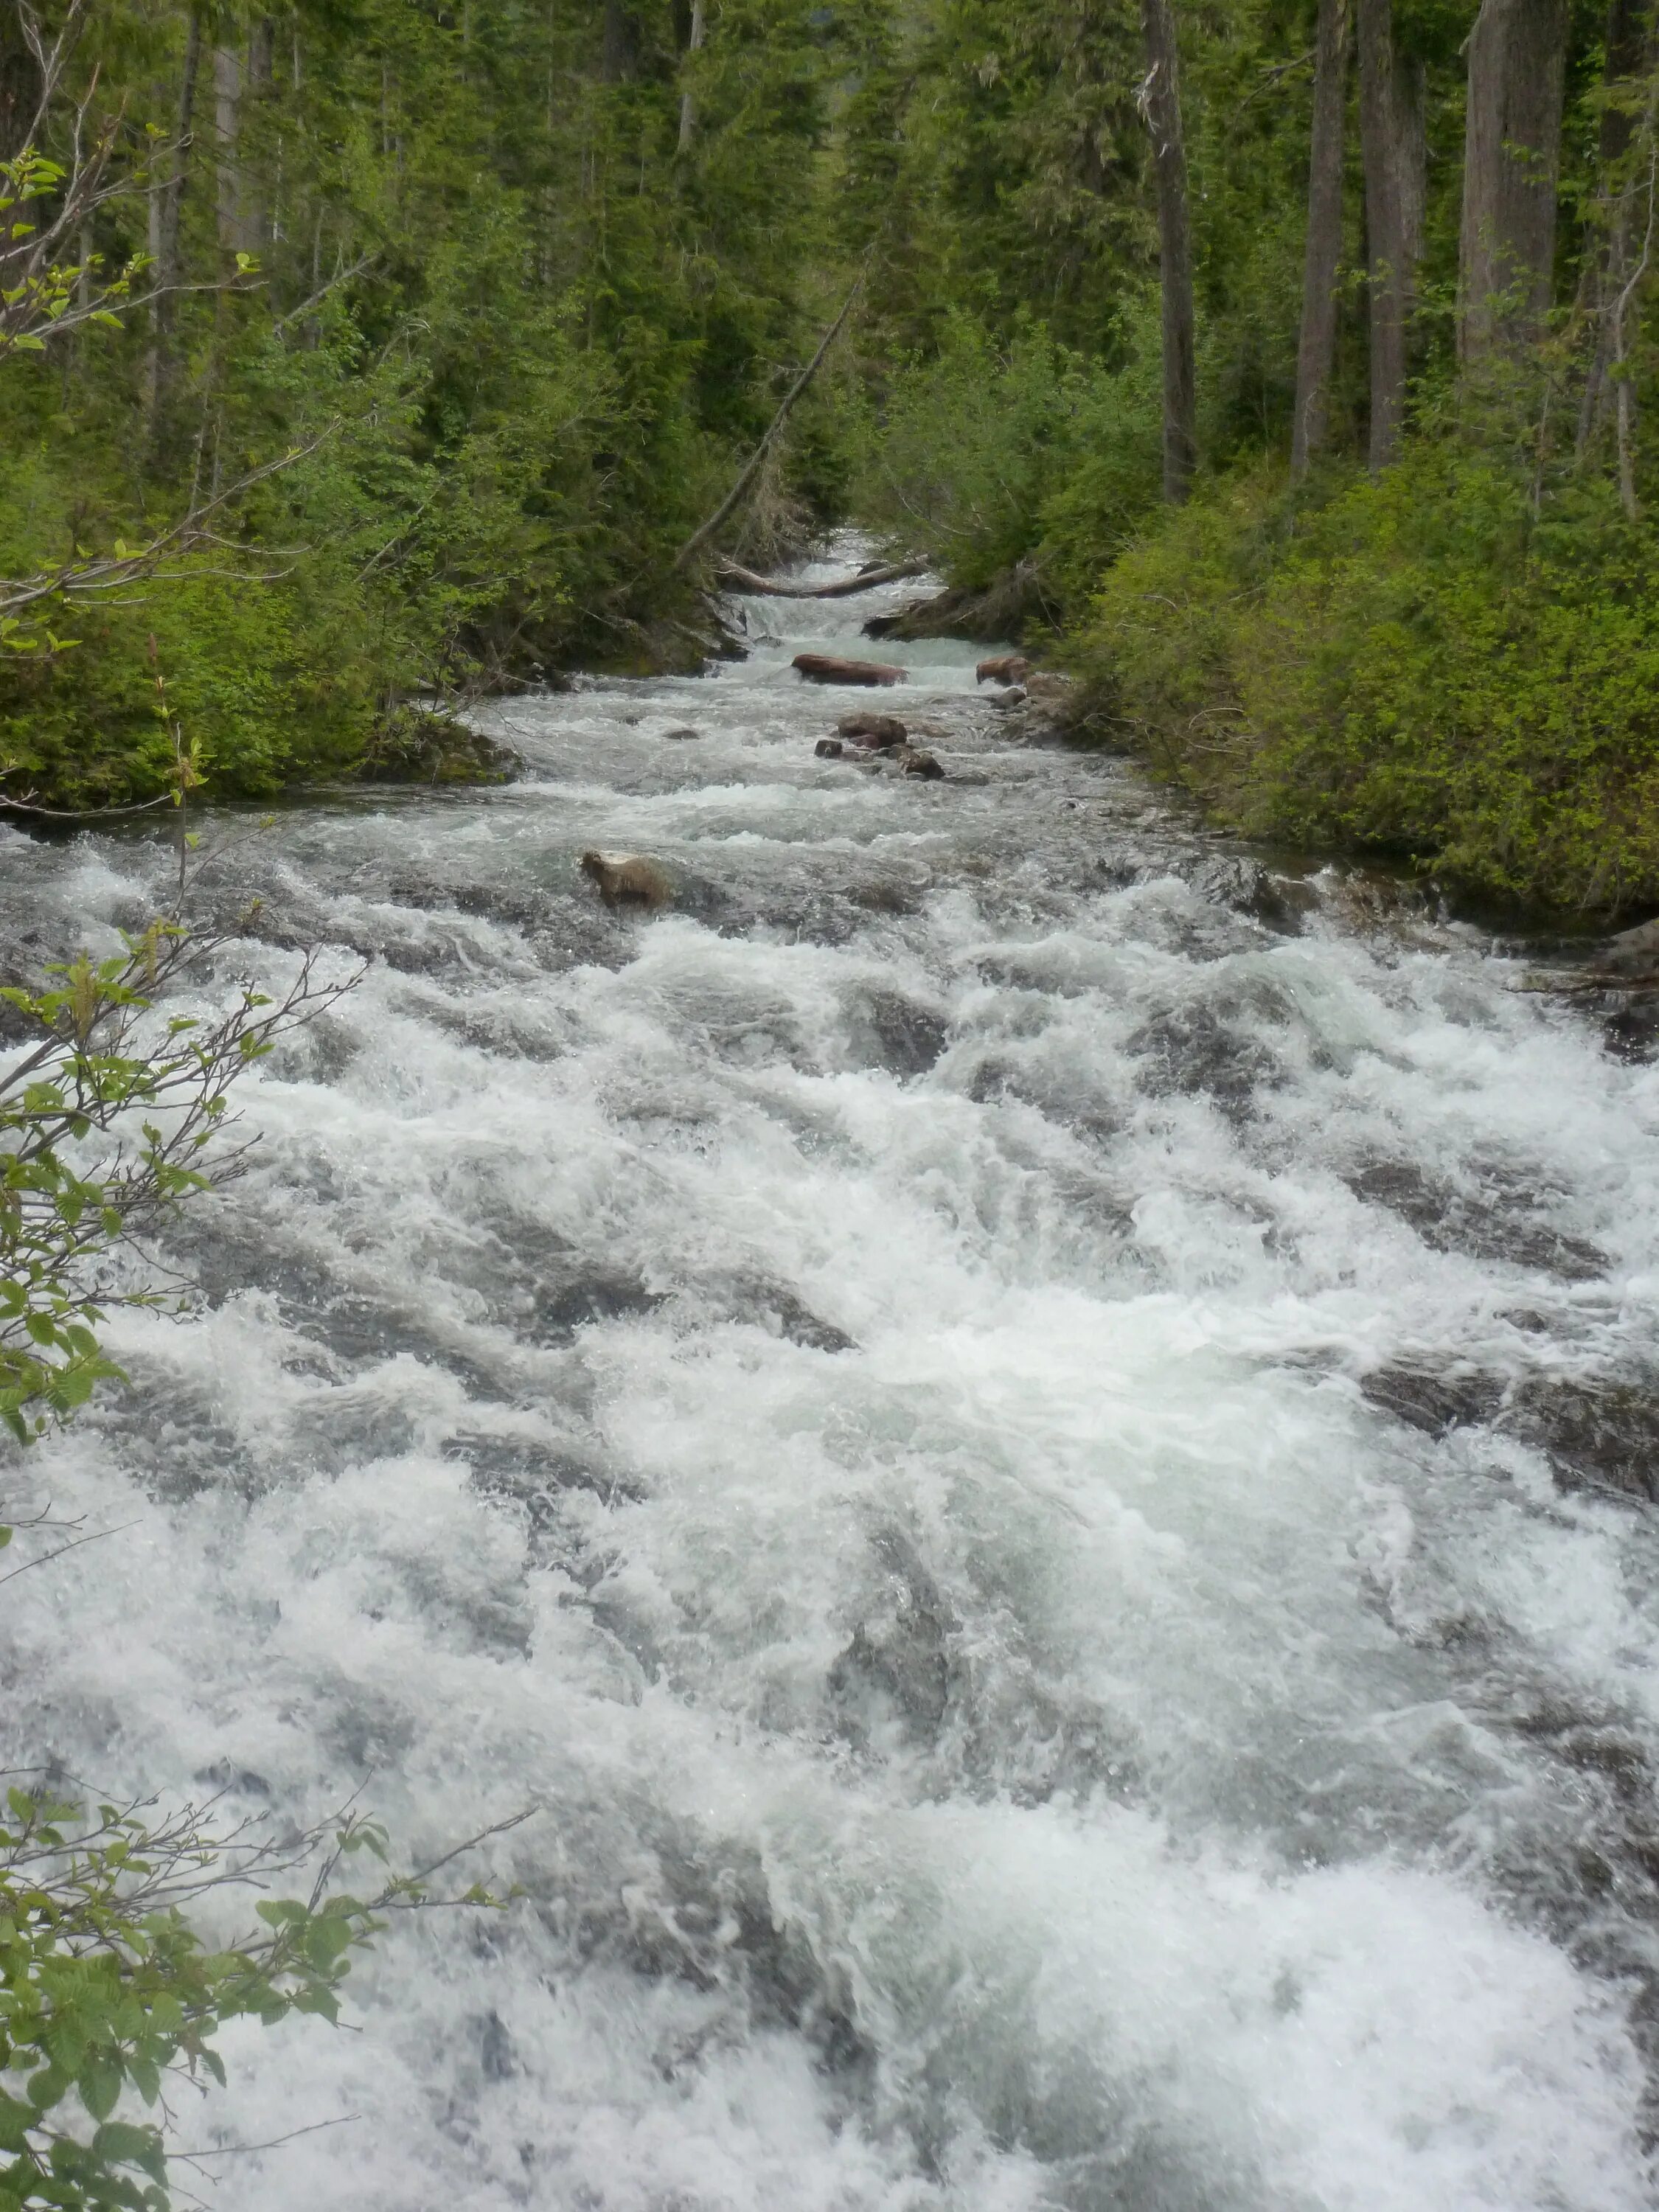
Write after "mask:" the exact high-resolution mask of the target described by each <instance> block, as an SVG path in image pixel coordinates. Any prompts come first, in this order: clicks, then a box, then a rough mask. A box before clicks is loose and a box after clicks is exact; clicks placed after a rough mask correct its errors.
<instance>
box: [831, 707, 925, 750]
mask: <svg viewBox="0 0 1659 2212" xmlns="http://www.w3.org/2000/svg"><path fill="white" fill-rule="evenodd" d="M836 733H837V735H838V736H841V737H843V738H852V740H853V742H854V744H860V745H878V746H879V745H902V744H903V743H904V740H905V738H907V737H908V734H909V732H908V731H907V730H906V728H905V726H904V725H903V723H902V722H901V721H900V720H899V719H898V717H897V715H896V714H843V715H842V718H841V720H840V721H838V722H837V723H836Z"/></svg>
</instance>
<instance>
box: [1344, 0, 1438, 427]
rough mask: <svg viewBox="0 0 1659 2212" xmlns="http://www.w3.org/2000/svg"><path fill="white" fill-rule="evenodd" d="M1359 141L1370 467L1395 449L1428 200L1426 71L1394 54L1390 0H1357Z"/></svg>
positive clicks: (1401, 419) (1403, 403) (1403, 414)
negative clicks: (1362, 176) (1366, 291)
mask: <svg viewBox="0 0 1659 2212" xmlns="http://www.w3.org/2000/svg"><path fill="white" fill-rule="evenodd" d="M1358 33H1359V38H1358V43H1359V143H1360V152H1361V155H1362V158H1363V161H1364V172H1365V239H1366V263H1367V275H1368V289H1369V292H1370V369H1371V376H1370V383H1371V428H1370V465H1371V466H1372V467H1373V468H1374V469H1380V468H1385V467H1386V466H1387V465H1388V464H1389V462H1390V461H1391V460H1392V459H1394V457H1395V453H1397V452H1398V451H1399V447H1400V434H1401V428H1403V426H1404V422H1405V417H1406V372H1407V366H1408V346H1409V340H1410V333H1411V318H1412V309H1413V304H1414V297H1415V289H1416V282H1417V264H1418V263H1419V260H1420V259H1421V258H1422V253H1423V221H1424V207H1425V199H1426V197H1427V189H1426V170H1425V132H1424V122H1423V71H1422V69H1421V67H1420V65H1419V64H1417V63H1415V62H1412V61H1408V60H1405V59H1403V58H1401V56H1400V55H1399V54H1398V53H1396V52H1395V40H1394V9H1393V5H1392V0H1358Z"/></svg>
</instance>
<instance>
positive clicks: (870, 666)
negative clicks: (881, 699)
mask: <svg viewBox="0 0 1659 2212" xmlns="http://www.w3.org/2000/svg"><path fill="white" fill-rule="evenodd" d="M790 665H791V667H793V669H794V670H795V671H796V672H797V673H798V674H799V675H800V676H802V677H804V678H805V680H806V682H807V683H809V684H902V683H904V682H905V681H906V680H907V679H908V676H909V673H910V671H909V670H908V668H890V667H889V666H887V665H886V664H885V663H884V662H883V661H879V660H842V659H837V658H836V655H835V654H834V653H797V654H796V655H795V657H794V659H793V661H792V662H791V663H790Z"/></svg>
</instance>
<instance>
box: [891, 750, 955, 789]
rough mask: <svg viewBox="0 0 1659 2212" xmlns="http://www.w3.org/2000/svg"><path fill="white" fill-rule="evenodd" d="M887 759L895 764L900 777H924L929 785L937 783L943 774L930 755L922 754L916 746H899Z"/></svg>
mask: <svg viewBox="0 0 1659 2212" xmlns="http://www.w3.org/2000/svg"><path fill="white" fill-rule="evenodd" d="M888 758H889V759H890V760H891V761H893V762H895V763H896V764H897V767H898V769H899V772H900V774H901V775H920V776H924V777H925V778H926V779H927V781H928V782H929V783H937V782H939V780H940V778H941V777H942V776H943V775H944V774H945V770H944V769H942V768H941V767H940V766H939V763H938V762H937V761H936V760H935V759H934V757H933V755H932V753H925V752H923V751H922V750H921V747H920V746H918V745H901V746H899V747H898V748H897V750H896V751H894V752H892V753H890V754H889V755H888Z"/></svg>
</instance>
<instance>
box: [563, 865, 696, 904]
mask: <svg viewBox="0 0 1659 2212" xmlns="http://www.w3.org/2000/svg"><path fill="white" fill-rule="evenodd" d="M581 871H582V873H583V874H584V875H585V876H586V878H588V880H589V881H590V882H591V883H592V884H595V885H596V886H597V887H598V890H599V896H600V897H601V898H602V899H603V900H604V901H605V904H606V905H607V906H643V907H655V906H666V905H667V903H668V902H669V901H670V900H671V898H672V897H673V896H674V886H673V884H671V883H670V881H669V879H668V878H667V876H666V875H665V872H663V870H662V869H661V868H659V866H657V863H656V862H655V861H654V860H646V859H645V858H644V857H643V856H642V855H641V854H638V853H592V852H589V853H584V854H582V857H581Z"/></svg>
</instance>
